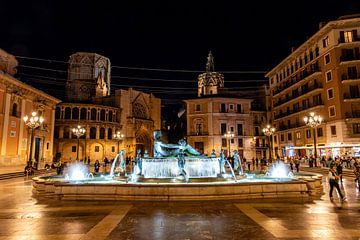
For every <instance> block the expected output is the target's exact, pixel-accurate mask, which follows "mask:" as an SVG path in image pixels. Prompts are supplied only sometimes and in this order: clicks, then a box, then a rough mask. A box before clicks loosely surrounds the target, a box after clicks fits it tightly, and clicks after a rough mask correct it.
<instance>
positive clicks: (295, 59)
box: [266, 15, 360, 157]
mask: <svg viewBox="0 0 360 240" xmlns="http://www.w3.org/2000/svg"><path fill="white" fill-rule="evenodd" d="M359 49H360V15H351V16H343V17H340V18H338V19H337V20H334V21H330V22H328V23H321V24H320V25H319V30H318V31H317V32H316V33H315V34H314V35H313V36H311V37H310V38H309V39H307V40H306V41H305V42H304V43H303V44H302V45H301V46H299V47H298V48H296V49H294V50H293V51H292V52H291V53H290V54H289V56H287V57H286V58H285V59H284V60H282V61H281V62H280V63H279V64H278V65H277V66H275V67H274V68H273V69H272V70H270V71H269V72H268V73H267V74H266V77H267V78H268V79H269V85H270V99H271V100H270V104H269V105H270V107H271V119H272V125H273V126H274V127H275V128H276V130H277V131H276V133H275V134H274V136H273V145H274V151H275V154H277V155H280V156H285V155H286V156H293V155H298V156H305V155H308V156H309V155H312V154H314V142H315V141H316V147H317V155H318V156H319V155H321V156H332V157H335V156H338V155H339V156H344V155H355V156H360V50H359ZM310 112H314V113H315V114H316V115H319V116H321V117H322V119H323V121H322V123H321V124H320V125H319V126H317V127H316V131H315V136H314V135H313V131H312V129H311V128H310V127H308V126H307V125H306V124H305V122H304V117H305V116H308V115H309V114H310ZM314 137H315V138H314ZM314 140H315V141H314Z"/></svg>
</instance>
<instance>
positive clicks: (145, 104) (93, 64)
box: [54, 52, 161, 162]
mask: <svg viewBox="0 0 360 240" xmlns="http://www.w3.org/2000/svg"><path fill="white" fill-rule="evenodd" d="M110 66H111V65H110V60H109V59H108V58H106V57H104V56H101V55H98V54H95V53H85V52H78V53H75V54H73V55H71V56H70V60H69V68H68V79H67V86H66V101H64V102H63V103H61V104H58V105H57V107H56V112H55V119H56V121H55V131H54V137H55V140H54V144H55V147H54V155H57V156H58V158H59V159H61V160H62V161H70V160H74V159H76V158H78V159H79V160H81V159H88V158H90V161H91V162H94V161H95V160H99V161H103V159H104V158H105V157H106V158H108V159H112V158H114V157H115V156H116V155H117V153H118V151H119V150H120V149H124V150H125V154H126V156H127V157H131V158H134V157H135V156H136V151H137V149H141V150H142V152H143V153H144V152H145V150H146V151H147V152H148V153H149V154H150V155H151V154H152V152H153V132H154V130H157V129H160V122H161V121H160V107H161V100H160V99H159V98H156V97H155V96H154V95H153V94H148V93H144V92H141V91H137V90H135V89H132V88H129V89H116V90H115V91H113V93H112V94H111V91H110V90H111V89H110V87H111V78H110V73H111V67H110ZM77 126H80V127H81V128H84V129H85V134H84V135H82V136H76V135H75V134H74V133H73V131H72V129H73V128H76V127H77ZM116 135H118V136H120V137H116Z"/></svg>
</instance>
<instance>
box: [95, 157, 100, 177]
mask: <svg viewBox="0 0 360 240" xmlns="http://www.w3.org/2000/svg"><path fill="white" fill-rule="evenodd" d="M94 170H95V174H98V173H99V170H100V162H99V160H96V161H95V164H94Z"/></svg>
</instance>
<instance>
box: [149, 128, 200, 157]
mask: <svg viewBox="0 0 360 240" xmlns="http://www.w3.org/2000/svg"><path fill="white" fill-rule="evenodd" d="M160 137H161V132H160V131H154V157H176V156H179V153H180V149H182V150H183V152H184V155H185V156H200V155H201V153H199V152H198V151H196V150H195V149H194V148H193V147H192V146H190V145H189V144H187V143H186V141H185V140H184V139H180V140H179V142H178V144H172V143H163V142H161V141H160Z"/></svg>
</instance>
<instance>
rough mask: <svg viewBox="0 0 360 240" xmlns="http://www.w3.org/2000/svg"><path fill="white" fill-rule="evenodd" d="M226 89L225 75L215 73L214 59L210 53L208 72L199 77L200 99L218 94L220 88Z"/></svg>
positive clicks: (207, 65)
mask: <svg viewBox="0 0 360 240" xmlns="http://www.w3.org/2000/svg"><path fill="white" fill-rule="evenodd" d="M223 87H224V75H223V74H221V73H218V72H215V66H214V57H213V55H212V54H211V51H210V52H209V55H208V57H207V63H206V72H205V73H202V74H200V75H199V76H198V97H201V96H205V95H212V94H218V93H219V88H223Z"/></svg>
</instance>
